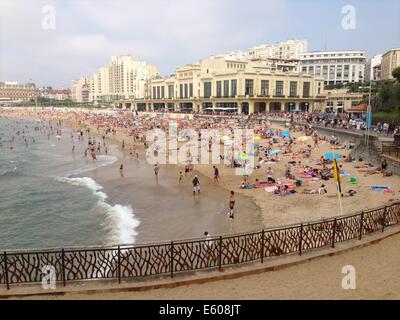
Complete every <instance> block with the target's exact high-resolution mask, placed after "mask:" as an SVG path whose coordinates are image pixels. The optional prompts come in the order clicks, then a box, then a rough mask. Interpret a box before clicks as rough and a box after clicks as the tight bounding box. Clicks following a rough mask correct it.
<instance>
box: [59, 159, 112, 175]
mask: <svg viewBox="0 0 400 320" xmlns="http://www.w3.org/2000/svg"><path fill="white" fill-rule="evenodd" d="M117 160H118V158H117V157H114V156H107V155H100V156H97V161H96V162H93V163H91V164H89V165H85V166H83V167H81V168H79V169H77V170H74V171H71V172H69V173H67V175H66V176H67V177H69V176H73V175H78V174H81V173H84V172H88V171H92V170H96V169H99V168H101V167H105V166H108V165H110V164H113V163H115V162H116V161H117Z"/></svg>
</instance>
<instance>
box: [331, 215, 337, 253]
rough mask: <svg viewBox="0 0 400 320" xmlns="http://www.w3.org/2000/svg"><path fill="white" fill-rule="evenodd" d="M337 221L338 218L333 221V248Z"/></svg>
mask: <svg viewBox="0 0 400 320" xmlns="http://www.w3.org/2000/svg"><path fill="white" fill-rule="evenodd" d="M336 223H337V218H335V220H334V221H333V232H332V248H334V247H335V236H336Z"/></svg>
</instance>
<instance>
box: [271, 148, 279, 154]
mask: <svg viewBox="0 0 400 320" xmlns="http://www.w3.org/2000/svg"><path fill="white" fill-rule="evenodd" d="M281 152H282V150H279V149H275V150H272V151H271V152H270V153H271V154H278V153H281Z"/></svg>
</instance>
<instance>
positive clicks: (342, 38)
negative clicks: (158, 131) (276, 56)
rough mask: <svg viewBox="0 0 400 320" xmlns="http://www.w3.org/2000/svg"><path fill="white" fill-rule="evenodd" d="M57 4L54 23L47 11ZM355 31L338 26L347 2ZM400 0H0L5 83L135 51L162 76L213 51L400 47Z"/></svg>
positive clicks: (91, 68) (59, 74)
mask: <svg viewBox="0 0 400 320" xmlns="http://www.w3.org/2000/svg"><path fill="white" fill-rule="evenodd" d="M46 5H51V6H53V7H54V9H55V23H56V24H55V29H44V28H43V27H42V22H43V21H45V22H49V21H50V20H49V19H46V17H45V14H44V13H42V9H43V7H44V6H46ZM345 5H352V6H354V8H355V14H356V28H355V29H350V30H345V29H343V28H342V24H341V22H342V19H343V17H344V14H343V13H342V7H343V6H345ZM399 13H400V0H359V1H350V0H345V1H339V0H329V1H325V0H323V1H322V0H319V1H317V0H242V1H236V0H197V1H194V0H193V1H192V0H145V1H144V0H140V1H136V0H131V1H125V0H96V1H94V0H70V1H68V0H63V1H61V0H60V1H55V0H45V1H42V0H0V81H18V82H21V83H25V82H29V81H34V82H36V84H37V85H39V86H42V85H48V86H53V87H62V86H64V87H70V86H71V80H72V79H76V78H79V77H80V76H91V75H92V74H93V73H94V72H96V71H97V69H98V68H100V67H102V66H106V65H108V64H109V63H110V57H111V55H120V54H128V53H129V54H132V55H133V56H134V57H136V58H138V59H140V60H145V61H146V62H148V63H151V64H154V65H156V66H157V67H158V68H159V70H160V73H161V74H162V75H167V74H170V73H173V72H174V70H175V67H176V66H179V65H180V66H182V65H185V64H187V63H191V62H194V61H196V60H198V59H201V58H205V57H207V56H209V55H211V54H216V53H223V52H230V51H233V50H238V49H247V48H249V47H252V46H255V45H260V44H263V43H273V42H278V41H283V40H287V39H293V38H298V39H307V40H308V44H309V49H310V50H324V49H325V48H326V49H328V50H346V49H354V50H357V49H362V50H365V51H366V52H367V55H368V56H373V55H375V54H378V53H382V52H385V51H387V50H388V49H390V48H394V47H400V19H399Z"/></svg>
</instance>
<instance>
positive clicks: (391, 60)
mask: <svg viewBox="0 0 400 320" xmlns="http://www.w3.org/2000/svg"><path fill="white" fill-rule="evenodd" d="M399 66H400V48H396V49H391V50H389V51H388V52H386V53H385V54H384V55H382V62H381V79H382V80H392V79H393V76H392V71H393V70H394V69H396V68H397V67H399Z"/></svg>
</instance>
